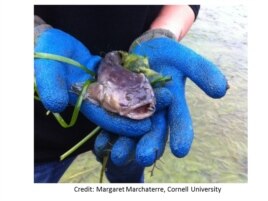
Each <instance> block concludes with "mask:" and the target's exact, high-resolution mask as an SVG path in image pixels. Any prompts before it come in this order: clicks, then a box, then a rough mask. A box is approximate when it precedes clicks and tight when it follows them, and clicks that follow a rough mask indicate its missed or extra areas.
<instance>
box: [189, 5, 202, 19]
mask: <svg viewBox="0 0 268 201" xmlns="http://www.w3.org/2000/svg"><path fill="white" fill-rule="evenodd" d="M189 6H190V8H191V9H192V10H193V12H194V15H195V18H194V19H195V20H196V18H197V15H198V13H199V10H200V5H189Z"/></svg>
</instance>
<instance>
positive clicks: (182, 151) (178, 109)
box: [168, 69, 194, 157]
mask: <svg viewBox="0 0 268 201" xmlns="http://www.w3.org/2000/svg"><path fill="white" fill-rule="evenodd" d="M174 70H175V69H174ZM173 73H174V74H175V71H174V72H173ZM173 80H174V82H172V84H170V85H169V89H170V91H173V92H174V96H173V102H172V104H171V105H170V107H169V109H168V123H169V126H170V148H171V151H172V153H173V154H174V155H175V156H177V157H184V156H186V155H187V154H188V152H189V151H190V148H191V145H192V141H193V137H194V132H193V127H192V119H191V115H190V112H189V109H188V106H187V103H186V99H185V78H184V77H182V76H174V78H173Z"/></svg>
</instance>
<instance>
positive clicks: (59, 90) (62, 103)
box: [34, 59, 69, 112]
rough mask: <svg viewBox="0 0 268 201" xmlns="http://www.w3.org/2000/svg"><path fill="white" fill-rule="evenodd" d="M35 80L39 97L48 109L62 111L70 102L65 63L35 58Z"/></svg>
mask: <svg viewBox="0 0 268 201" xmlns="http://www.w3.org/2000/svg"><path fill="white" fill-rule="evenodd" d="M34 68H35V80H36V86H37V90H38V94H39V97H40V99H41V101H42V103H43V104H44V107H45V108H46V109H47V110H50V111H52V112H62V111H63V110H64V109H65V108H66V106H67V105H68V102H69V95H68V91H67V83H66V80H65V78H64V77H65V68H64V66H63V64H61V63H59V62H56V61H50V60H45V59H35V61H34Z"/></svg>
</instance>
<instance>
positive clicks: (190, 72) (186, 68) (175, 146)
mask: <svg viewBox="0 0 268 201" xmlns="http://www.w3.org/2000/svg"><path fill="white" fill-rule="evenodd" d="M132 52H133V53H136V54H139V55H142V56H146V57H148V59H149V64H150V67H151V68H153V69H154V70H156V71H158V72H160V73H162V74H163V75H171V76H172V82H170V83H168V84H167V85H166V86H165V87H166V88H168V89H169V90H170V92H171V93H172V94H173V101H172V104H171V106H170V107H169V109H168V114H167V116H168V125H169V127H170V147H171V151H172V153H173V154H174V155H175V156H177V157H184V156H186V155H187V154H188V152H189V151H190V148H191V144H192V141H193V137H194V131H193V127H192V119H191V115H190V112H189V109H188V106H187V103H186V99H185V81H186V78H187V77H188V78H190V79H191V80H192V81H193V82H194V83H196V84H197V85H198V86H199V87H200V88H201V89H202V90H203V91H204V92H205V93H206V94H207V95H209V96H210V97H212V98H221V97H223V96H224V95H225V93H226V91H227V89H228V84H227V80H226V78H225V76H224V75H223V74H222V72H221V71H220V70H219V68H217V67H216V66H215V65H214V64H213V63H212V62H210V61H209V60H207V59H205V58H204V57H202V56H201V55H199V54H197V53H196V52H194V51H193V50H191V49H189V48H187V47H185V46H184V45H182V44H180V43H178V42H176V41H175V40H172V39H169V38H165V37H162V38H155V39H152V40H149V41H146V42H143V43H141V44H138V45H137V46H136V47H135V48H134V49H133V50H132Z"/></svg>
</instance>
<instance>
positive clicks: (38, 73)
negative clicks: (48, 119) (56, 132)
mask: <svg viewBox="0 0 268 201" xmlns="http://www.w3.org/2000/svg"><path fill="white" fill-rule="evenodd" d="M34 50H35V52H43V53H51V54H56V55H61V56H64V57H68V58H71V59H73V60H76V61H78V62H79V63H81V64H83V65H84V66H86V67H87V68H88V69H90V70H92V71H95V72H96V68H97V66H98V64H99V62H100V60H101V58H100V57H99V56H93V55H91V53H90V52H89V50H88V49H87V48H86V47H85V46H84V45H83V44H82V43H81V42H79V41H78V40H77V39H75V38H74V37H72V36H71V35H69V34H67V33H65V32H63V31H61V30H58V29H54V28H52V27H51V26H49V25H48V24H45V22H44V21H43V20H41V19H40V18H38V17H36V18H35V49H34ZM34 70H35V80H36V85H37V89H38V93H39V96H40V99H41V101H42V103H43V105H44V106H45V108H46V109H47V110H50V111H52V112H62V111H63V110H64V109H65V108H66V106H67V105H68V104H72V105H75V103H76V101H77V98H78V96H77V95H76V94H74V93H71V92H70V88H71V86H72V85H73V84H74V83H82V82H85V81H86V80H88V79H90V78H91V77H90V75H89V74H87V73H85V72H84V71H83V70H81V69H78V68H76V67H74V66H72V65H69V64H65V63H62V62H58V61H53V60H48V59H35V61H34ZM81 112H82V113H83V114H84V115H85V116H86V117H87V118H88V119H89V120H90V121H92V122H93V123H95V124H97V125H99V126H100V127H102V128H103V129H105V130H107V131H110V132H113V133H121V134H122V133H124V135H126V136H140V135H143V134H144V133H146V132H148V131H149V130H150V129H151V121H150V119H149V118H147V119H144V120H141V121H136V120H132V119H129V118H125V117H121V116H119V115H114V114H113V115H111V113H108V112H106V110H104V109H102V108H101V107H99V106H97V105H95V104H93V103H90V102H89V101H84V102H83V104H82V106H81Z"/></svg>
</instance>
